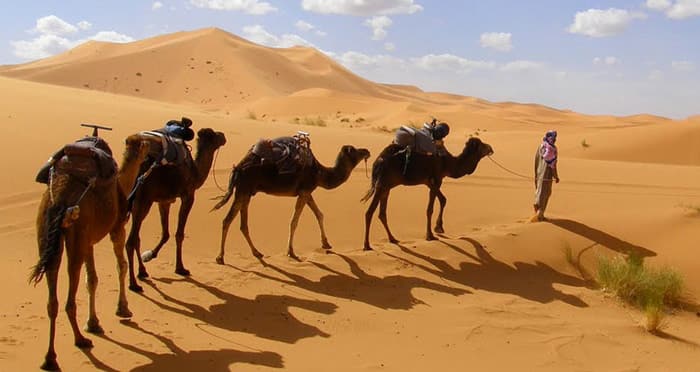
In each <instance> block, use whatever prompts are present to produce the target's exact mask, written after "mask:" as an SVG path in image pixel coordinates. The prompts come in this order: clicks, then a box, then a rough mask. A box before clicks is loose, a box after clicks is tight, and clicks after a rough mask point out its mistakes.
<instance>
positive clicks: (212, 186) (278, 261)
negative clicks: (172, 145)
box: [0, 29, 700, 371]
mask: <svg viewBox="0 0 700 372" xmlns="http://www.w3.org/2000/svg"><path fill="white" fill-rule="evenodd" d="M190 58H193V59H190ZM206 61H211V62H212V63H210V64H207V63H206ZM190 67H194V68H192V69H191V68H190ZM209 71H213V72H212V73H211V74H210V73H209ZM0 73H1V74H2V75H4V76H6V77H0V115H1V117H2V119H3V122H4V123H5V126H4V133H5V134H6V137H5V138H6V141H5V142H4V144H3V146H2V148H1V149H0V151H1V152H0V157H1V158H2V159H3V161H2V162H0V172H2V174H3V175H5V176H4V177H3V182H2V183H0V238H1V239H2V242H3V244H2V247H3V252H4V260H3V261H2V264H0V270H2V271H3V272H5V273H6V274H5V276H4V279H5V285H4V287H3V288H4V289H5V291H4V301H2V302H0V314H2V318H1V319H0V334H1V335H2V336H0V370H1V371H25V370H33V369H35V368H36V367H37V366H38V365H39V364H40V362H41V359H42V358H43V355H44V352H45V347H46V343H47V336H48V320H47V316H46V310H45V309H46V307H45V303H46V288H45V285H44V284H43V283H41V284H40V285H39V286H37V287H36V288H33V287H31V286H29V285H28V284H27V275H28V270H29V268H30V267H31V266H32V265H33V264H34V263H35V262H36V259H37V253H36V252H37V248H36V236H35V229H34V220H35V217H36V210H37V206H38V202H39V199H40V197H41V193H42V192H43V190H44V187H43V186H42V185H39V184H36V183H34V182H33V179H34V175H35V173H36V171H37V169H38V167H39V166H40V165H41V164H42V163H43V162H44V161H45V160H46V158H47V157H48V155H49V154H51V153H52V152H53V151H54V150H56V149H57V148H58V147H60V146H61V145H62V144H64V143H68V142H70V141H72V140H74V139H76V138H79V137H80V136H82V135H83V134H85V133H87V132H86V131H85V128H81V127H79V126H78V124H80V123H82V122H95V123H99V124H103V125H107V126H111V127H114V130H113V131H112V132H104V134H103V136H104V138H105V139H107V140H108V141H109V143H110V144H111V145H112V147H113V149H114V150H115V152H116V153H121V151H122V149H123V141H124V138H125V137H126V136H127V135H129V134H131V133H134V132H137V131H140V130H145V129H153V128H156V127H158V126H160V125H162V123H163V122H165V121H166V120H168V119H171V118H178V117H180V116H182V115H187V116H189V117H191V118H192V119H193V120H194V122H195V126H196V127H197V128H201V127H213V128H215V129H217V130H221V131H223V132H224V133H225V134H226V136H227V139H228V142H227V144H226V146H224V147H223V148H222V149H221V151H220V154H219V156H218V159H217V163H216V164H215V167H214V172H213V173H212V174H210V176H209V179H208V180H207V182H206V183H205V185H204V186H203V187H202V188H201V189H200V190H199V191H198V194H197V195H198V196H197V201H196V203H195V206H194V209H193V211H192V214H191V215H190V219H189V223H188V229H187V238H186V240H185V251H184V259H185V263H186V264H187V265H188V268H189V269H190V270H192V273H193V275H192V277H190V278H182V277H180V276H178V275H176V274H174V273H173V270H174V246H173V245H174V242H171V243H169V244H168V245H167V246H166V248H165V249H164V251H163V252H162V253H161V255H160V256H159V257H158V259H157V260H156V261H154V262H151V263H149V264H148V268H149V270H150V274H151V275H152V278H151V279H150V280H149V281H147V282H146V285H145V286H144V287H145V293H144V294H143V295H135V294H130V295H129V301H130V305H131V309H132V311H133V312H134V317H133V319H132V320H131V321H129V322H120V321H119V320H118V319H117V318H116V317H115V316H114V315H113V314H114V309H115V306H116V294H117V292H116V289H117V285H116V271H115V262H114V257H113V254H112V253H111V247H110V243H109V242H108V240H105V241H103V242H101V243H99V244H98V245H97V246H96V261H97V266H98V273H99V275H100V279H101V282H100V286H99V289H98V314H99V315H100V317H101V321H102V325H103V327H104V328H105V329H106V334H105V335H104V336H92V339H93V340H94V341H95V348H94V349H92V350H89V351H85V352H81V351H80V350H78V349H77V348H75V347H74V346H72V341H73V340H72V335H71V332H70V327H69V325H68V322H67V321H66V317H65V314H64V313H63V312H61V313H60V314H59V317H58V332H57V343H56V345H57V352H58V357H59V363H61V365H62V367H63V368H64V370H67V371H92V370H94V369H95V368H99V369H103V370H111V371H115V370H117V371H123V370H133V371H162V370H173V371H189V370H201V369H209V370H212V371H221V370H229V369H230V370H272V369H279V368H286V369H289V370H293V371H327V370H358V371H365V370H367V371H369V370H390V371H413V370H416V371H417V370H439V371H443V370H444V371H461V370H465V369H474V370H503V371H505V370H545V371H562V370H594V371H609V370H614V371H622V370H642V371H655V370H672V371H693V370H696V369H697V367H698V366H700V353H699V352H698V350H699V349H698V344H699V343H700V336H699V335H700V322H698V317H697V316H696V315H695V313H691V312H683V311H681V312H678V313H675V314H672V315H671V316H669V317H668V326H667V327H666V328H665V329H664V332H663V333H661V334H658V335H652V334H649V333H647V332H646V331H644V330H643V327H642V326H641V324H642V323H643V317H644V315H643V314H642V313H640V312H639V311H638V310H635V309H633V308H629V307H627V306H624V305H622V304H621V303H620V302H618V301H617V300H616V299H614V298H613V297H610V296H608V295H606V294H604V293H602V292H601V291H599V290H597V289H595V288H594V286H592V284H591V283H590V282H589V281H588V280H587V276H586V275H582V273H581V272H580V271H578V270H577V269H575V268H573V267H572V266H571V265H570V264H569V263H568V262H567V259H566V255H565V253H564V252H565V250H567V249H569V250H571V252H573V254H575V255H577V256H580V258H581V262H582V264H583V268H584V269H585V270H588V271H590V272H592V271H594V269H595V264H596V259H597V257H599V256H600V255H616V254H623V253H628V252H636V253H639V254H641V255H643V256H646V257H647V258H646V261H647V263H648V264H649V265H654V266H661V265H669V266H672V267H674V268H676V269H677V270H678V271H679V272H680V273H682V275H683V276H684V277H685V279H686V282H687V295H688V297H689V298H691V299H692V298H697V296H698V294H700V263H699V262H698V260H697V259H696V258H697V243H696V242H697V240H698V238H700V233H699V231H700V216H699V215H698V212H697V209H698V205H700V186H698V185H699V184H700V168H698V165H700V164H699V163H698V162H700V158H699V157H698V155H697V151H694V150H695V149H697V148H698V146H697V145H698V141H700V139H699V138H698V134H697V133H698V131H699V130H700V129H699V128H698V124H699V123H698V120H697V118H690V119H688V120H687V121H671V120H668V119H664V118H657V117H653V116H648V115H639V116H633V117H623V118H620V117H608V116H588V115H583V114H578V113H574V112H571V111H562V110H555V109H551V108H547V107H544V106H538V105H520V104H515V103H492V102H487V101H484V100H480V99H477V98H471V97H460V96H455V95H448V94H442V93H426V92H422V91H420V90H419V89H416V88H412V87H404V86H389V85H381V84H376V83H373V82H369V81H367V80H364V79H362V78H359V77H357V76H354V75H352V74H351V73H350V72H349V71H347V70H345V69H344V68H342V67H339V66H337V65H336V64H335V63H334V62H332V61H331V60H330V59H328V58H327V57H326V56H324V55H322V54H319V53H318V52H316V51H313V50H310V49H305V48H292V49H287V50H284V49H280V50H278V49H270V48H264V47H261V46H257V45H253V44H251V43H249V42H247V41H244V40H242V39H239V38H237V37H235V36H233V35H230V34H226V33H223V32H222V31H220V30H216V29H207V30H201V31H195V32H185V33H176V34H172V35H165V36H161V37H157V38H153V39H148V40H143V41H139V42H135V43H131V44H126V45H112V44H104V43H89V44H86V45H83V46H80V47H78V48H76V49H74V50H72V51H70V52H68V53H65V54H63V55H59V56H56V57H53V58H49V59H46V60H42V61H37V62H34V63H30V64H26V65H20V66H7V67H6V68H4V69H0ZM137 73H141V76H137V75H136V74H137ZM276 73H279V76H278V75H276ZM114 77H116V78H117V79H114ZM158 80H161V81H162V82H160V83H159V82H158ZM85 84H87V85H88V86H87V87H86V86H85ZM135 89H139V91H138V92H137V91H135ZM241 92H242V93H241ZM226 96H228V97H226ZM205 100H209V101H206V102H204V101H205ZM252 114H254V115H252ZM431 115H435V116H437V117H439V118H441V119H443V120H446V121H448V122H450V124H452V126H453V131H452V133H451V134H450V136H449V137H448V140H447V146H448V148H449V149H450V150H452V152H455V153H456V152H459V151H460V150H461V148H462V146H463V145H464V142H465V141H466V140H467V138H468V136H469V135H475V134H476V133H477V132H478V135H479V136H480V137H481V138H482V139H483V140H484V141H486V142H488V143H490V144H491V145H492V146H493V147H494V149H495V151H496V153H495V155H494V157H495V159H496V160H498V161H499V162H500V163H502V164H504V165H505V166H507V167H508V168H510V169H512V170H514V171H516V172H517V173H523V174H526V175H529V174H530V172H531V171H532V170H531V168H532V155H533V151H534V150H535V148H536V146H537V144H538V143H539V141H540V140H541V136H542V134H543V133H544V131H545V130H547V129H549V128H555V129H557V130H559V132H560V142H561V144H560V148H561V159H560V175H561V178H562V182H561V183H560V184H559V185H556V187H555V190H554V196H553V199H552V201H551V207H550V209H551V215H550V217H551V218H552V220H551V221H550V222H548V223H538V224H529V223H525V221H526V220H527V219H528V218H529V217H530V214H531V208H532V206H531V204H532V196H533V195H532V194H533V186H532V181H530V180H528V179H525V178H520V177H518V176H516V175H513V174H510V173H506V172H505V171H503V170H502V169H501V168H499V167H497V166H496V165H495V164H493V163H491V162H490V161H489V160H488V159H484V160H482V162H481V164H480V165H479V167H478V169H477V170H476V172H475V174H473V175H471V176H468V177H465V178H462V179H459V180H453V179H447V180H446V181H445V184H444V186H443V191H444V193H445V194H446V195H447V197H448V198H449V203H448V207H447V210H446V215H445V218H446V222H445V228H446V231H447V233H446V234H445V235H443V236H441V238H440V241H436V242H426V241H425V240H423V237H424V230H425V204H426V200H427V189H426V188H425V187H399V188H397V189H395V190H394V191H393V192H392V194H391V199H390V206H389V211H388V215H389V221H390V223H391V226H392V228H393V230H394V233H395V234H396V235H397V237H398V238H399V239H401V244H400V245H393V244H390V243H388V242H387V239H386V236H385V235H384V232H383V229H382V228H381V224H380V223H379V222H378V221H375V222H374V224H373V228H372V235H371V238H372V242H373V245H374V246H375V248H376V251H374V252H370V253H364V252H362V251H361V248H362V232H363V216H364V210H365V208H366V205H364V204H361V203H360V202H359V199H360V197H361V196H362V195H363V194H364V192H365V191H366V190H367V188H368V186H369V180H368V179H367V178H366V175H365V169H364V165H362V164H361V165H360V166H359V167H358V168H357V169H356V170H355V171H354V172H353V174H352V176H351V177H350V179H349V180H348V182H347V183H346V184H344V185H343V186H341V187H340V188H339V189H337V190H333V191H326V190H318V191H316V192H315V197H316V200H317V201H318V203H319V205H320V207H321V209H322V210H323V211H324V213H325V216H326V226H327V230H328V235H329V238H330V240H331V243H332V244H333V246H334V249H333V252H334V254H325V253H324V252H323V251H322V250H321V249H320V238H319V232H318V228H317V225H316V222H315V221H314V219H313V216H312V214H311V213H309V211H305V212H304V214H303V215H302V219H301V222H300V225H299V229H298V232H297V236H296V238H295V241H296V250H297V253H298V254H300V255H301V256H302V258H303V260H302V261H301V262H296V261H293V260H290V259H288V258H287V257H286V256H285V255H284V253H285V252H286V239H287V233H288V224H289V219H290V217H291V213H292V209H293V206H294V200H293V199H292V198H281V197H271V196H267V195H256V196H255V198H254V199H253V202H252V204H251V209H252V210H251V216H250V219H251V220H250V224H251V226H250V227H251V232H252V236H253V239H254V240H255V242H256V243H257V244H258V248H259V249H260V250H261V251H262V252H263V253H264V254H265V255H266V257H265V259H264V262H265V264H263V263H261V262H260V261H258V260H256V259H254V258H253V257H252V256H251V255H250V253H249V249H248V247H247V245H246V243H245V240H244V239H243V237H242V235H241V233H240V232H239V231H238V230H237V229H235V228H232V229H231V232H230V233H229V237H228V242H229V244H228V247H229V249H228V255H227V265H224V266H220V265H217V264H216V263H215V262H214V257H215V256H216V254H217V251H218V245H219V235H220V223H221V219H222V218H223V215H224V214H225V211H219V212H214V213H210V212H209V210H210V209H211V207H212V204H213V201H211V200H210V198H212V197H214V196H216V195H218V194H220V193H221V192H220V191H219V189H218V188H217V186H216V183H215V179H214V176H215V177H216V180H218V183H219V184H220V185H223V184H225V182H226V180H227V177H228V171H229V170H230V166H231V165H232V164H235V163H236V162H237V161H238V160H240V159H241V158H242V156H243V155H244V154H245V152H246V151H247V150H248V148H249V147H250V146H251V145H252V144H253V143H254V142H255V141H256V140H257V139H259V138H261V137H274V136H280V135H288V134H290V133H294V132H295V131H296V130H305V131H308V132H311V136H312V141H313V142H312V148H313V150H314V152H315V154H316V156H317V157H318V159H319V160H320V161H321V162H322V163H324V164H330V163H332V161H333V160H334V159H335V155H336V154H337V151H338V150H339V148H340V146H342V145H343V144H353V145H356V146H362V147H367V148H368V149H370V151H371V152H372V154H373V155H376V154H378V153H379V152H380V151H381V149H382V148H383V147H384V146H385V145H386V144H388V143H389V142H390V141H391V139H392V133H391V129H393V128H395V127H398V126H399V125H401V124H406V123H408V122H413V123H418V124H419V123H420V122H422V121H423V120H427V119H429V117H430V116H431ZM307 118H309V119H318V118H321V119H323V122H324V123H325V125H326V126H325V127H321V126H309V125H304V123H315V124H318V121H314V120H309V121H306V120H305V119H307ZM344 119H347V120H344ZM584 139H585V141H586V143H587V144H588V145H589V146H588V147H584V146H582V141H583V140H584ZM173 218H174V217H173ZM237 225H238V220H236V221H235V222H234V225H233V227H237ZM159 232H160V228H159V223H158V218H157V215H156V213H155V210H154V211H152V214H151V215H150V216H149V218H147V220H146V223H145V226H144V228H143V230H142V234H141V237H142V242H143V248H144V249H148V248H150V247H151V246H152V245H154V244H155V243H156V242H157V240H158V237H159ZM64 272H65V262H64V267H63V268H62V273H61V275H60V277H59V291H60V297H59V298H60V301H61V306H63V304H64V301H65V291H66V286H67V280H66V279H67V277H66V275H65V274H64ZM86 313H87V296H86V293H85V290H84V287H81V288H80V296H79V308H78V314H79V315H78V316H79V319H80V321H81V322H84V321H85V316H86Z"/></svg>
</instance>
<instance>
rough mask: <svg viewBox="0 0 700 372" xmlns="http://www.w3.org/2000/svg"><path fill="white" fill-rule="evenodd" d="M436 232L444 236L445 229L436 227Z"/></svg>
mask: <svg viewBox="0 0 700 372" xmlns="http://www.w3.org/2000/svg"><path fill="white" fill-rule="evenodd" d="M435 232H436V233H438V234H444V233H445V229H443V228H442V226H435Z"/></svg>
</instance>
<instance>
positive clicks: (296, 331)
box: [143, 277, 337, 343]
mask: <svg viewBox="0 0 700 372" xmlns="http://www.w3.org/2000/svg"><path fill="white" fill-rule="evenodd" d="M154 281H159V282H162V283H170V282H173V281H174V280H172V279H165V278H162V279H154ZM154 281H146V282H144V283H147V284H148V285H150V286H151V287H152V288H153V290H154V291H156V292H157V293H158V294H159V295H160V296H162V297H163V299H164V300H165V301H167V302H170V303H172V304H175V305H177V306H173V305H170V304H168V303H164V302H161V301H158V300H156V299H153V298H150V297H148V296H143V297H144V298H145V299H147V300H148V301H150V302H152V303H154V304H155V305H157V306H159V307H160V308H162V309H164V310H167V311H170V312H173V313H176V314H180V315H183V316H186V317H190V318H194V319H198V320H200V321H202V322H203V323H206V324H208V325H211V326H214V327H218V328H221V329H225V330H229V331H236V332H245V333H250V334H254V335H256V336H258V337H262V338H266V339H269V340H276V341H280V342H285V343H295V342H297V341H299V340H301V339H303V338H308V337H317V336H320V337H330V335H329V334H328V333H325V332H323V331H322V330H320V329H318V328H317V327H314V326H312V325H309V324H306V323H304V322H302V321H300V320H299V319H297V318H296V317H294V315H292V313H291V312H290V311H289V308H291V307H296V308H299V309H304V310H308V311H313V312H316V313H320V314H332V313H333V312H335V310H336V308H337V306H336V305H335V304H332V303H330V302H322V301H315V300H306V299H300V298H296V297H292V296H287V295H258V296H257V297H255V298H254V299H247V298H243V297H238V296H235V295H233V294H230V293H227V292H224V291H222V290H220V289H218V288H216V287H213V286H210V285H207V284H204V283H202V282H199V281H197V280H195V279H192V278H191V277H187V278H185V279H182V281H185V282H188V283H191V284H193V285H194V286H196V287H199V288H201V289H203V290H205V291H207V292H209V293H210V294H212V295H214V296H215V297H217V298H218V299H220V300H221V301H222V302H221V303H217V304H213V305H210V306H209V307H208V308H205V307H203V306H201V305H199V304H194V303H189V302H186V301H183V300H180V299H177V298H175V297H173V296H171V295H170V294H168V293H166V292H165V291H164V290H162V289H161V288H159V287H158V286H157V285H156V283H155V282H154ZM183 308H184V309H183Z"/></svg>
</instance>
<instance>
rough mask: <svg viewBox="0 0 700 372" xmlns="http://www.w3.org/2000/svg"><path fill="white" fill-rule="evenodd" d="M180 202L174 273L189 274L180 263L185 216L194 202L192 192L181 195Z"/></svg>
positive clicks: (185, 224)
mask: <svg viewBox="0 0 700 372" xmlns="http://www.w3.org/2000/svg"><path fill="white" fill-rule="evenodd" d="M181 200H182V203H181V204H180V212H179V213H178V218H177V231H176V232H175V247H176V248H175V273H176V274H179V275H183V276H188V275H190V271H189V270H187V269H185V265H184V264H183V263H182V243H183V242H184V240H185V226H187V217H188V216H189V215H190V211H191V210H192V205H193V204H194V194H192V195H189V196H187V197H183V198H182V199H181Z"/></svg>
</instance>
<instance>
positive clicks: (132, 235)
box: [126, 201, 153, 292]
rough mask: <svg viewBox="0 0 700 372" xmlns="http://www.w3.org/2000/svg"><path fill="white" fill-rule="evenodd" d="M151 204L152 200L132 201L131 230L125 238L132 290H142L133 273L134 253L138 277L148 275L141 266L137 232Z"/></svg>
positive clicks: (139, 240)
mask: <svg viewBox="0 0 700 372" xmlns="http://www.w3.org/2000/svg"><path fill="white" fill-rule="evenodd" d="M152 204H153V203H152V202H147V203H146V204H142V203H140V202H139V201H137V202H136V203H134V208H133V212H132V213H131V215H132V216H131V231H129V238H128V239H127V240H126V256H127V258H128V259H129V289H130V290H132V291H134V292H143V288H142V287H141V286H140V285H139V284H138V283H137V282H136V276H135V275H134V253H136V255H137V257H138V259H139V277H143V275H146V276H148V273H147V272H146V268H145V267H143V263H142V262H141V255H140V250H141V238H140V237H139V233H140V230H141V224H142V223H143V219H144V218H146V215H148V211H149V210H150V209H151V205H152Z"/></svg>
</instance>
